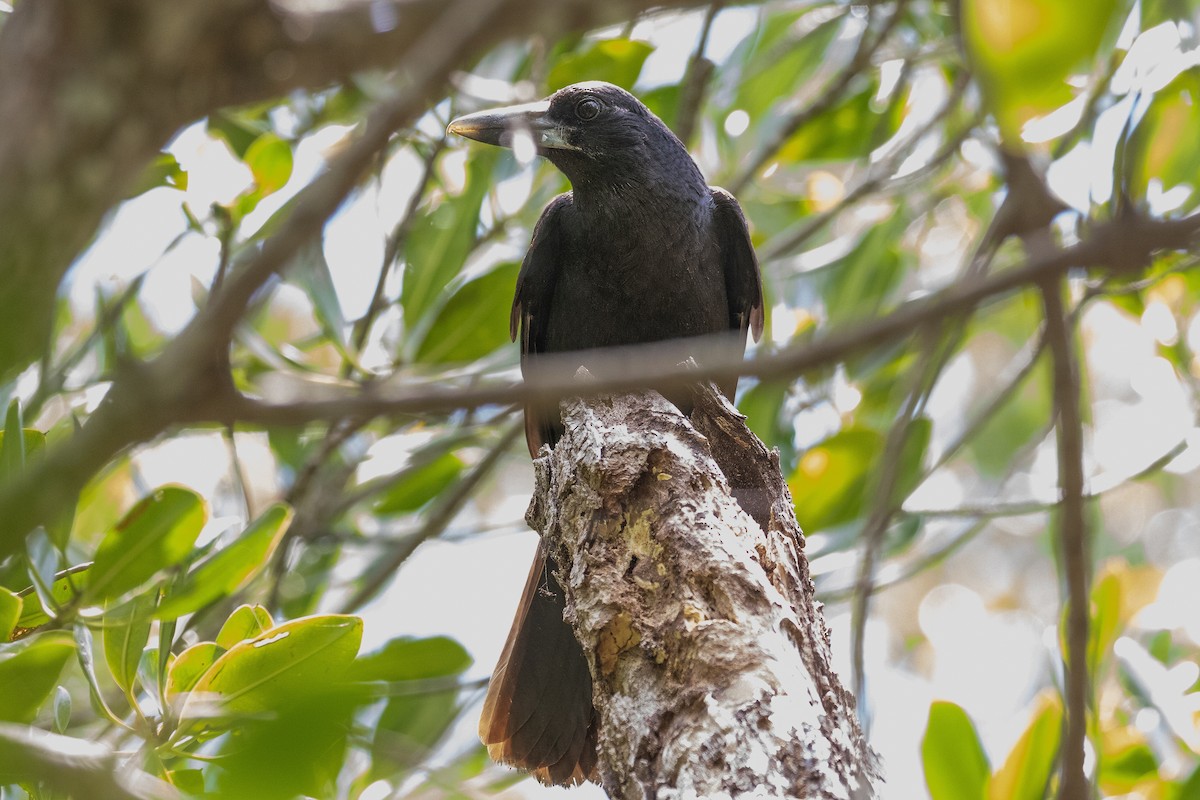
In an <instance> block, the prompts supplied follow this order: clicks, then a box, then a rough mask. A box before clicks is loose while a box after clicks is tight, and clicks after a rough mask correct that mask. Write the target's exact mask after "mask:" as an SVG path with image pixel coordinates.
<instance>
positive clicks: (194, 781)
mask: <svg viewBox="0 0 1200 800" xmlns="http://www.w3.org/2000/svg"><path fill="white" fill-rule="evenodd" d="M167 780H168V781H170V783H171V785H172V786H174V787H175V788H176V789H179V790H180V791H181V792H185V793H187V794H194V795H203V794H204V771H203V770H199V769H173V770H168V771H167Z"/></svg>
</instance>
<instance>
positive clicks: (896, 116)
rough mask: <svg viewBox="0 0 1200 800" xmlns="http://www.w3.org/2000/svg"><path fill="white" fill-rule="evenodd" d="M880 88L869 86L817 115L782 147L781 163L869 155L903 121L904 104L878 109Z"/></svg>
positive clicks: (780, 153) (832, 159)
mask: <svg viewBox="0 0 1200 800" xmlns="http://www.w3.org/2000/svg"><path fill="white" fill-rule="evenodd" d="M878 88H879V87H878V86H877V85H875V84H869V85H867V86H865V87H863V88H862V89H860V90H859V91H858V92H856V93H854V94H852V95H849V96H848V97H846V98H845V99H844V100H842V101H841V102H840V103H837V104H836V105H834V106H833V107H831V108H829V109H828V110H827V111H825V112H823V113H821V114H819V115H817V117H816V118H814V119H813V120H811V121H810V122H808V124H806V125H804V126H803V127H801V128H800V130H798V131H797V132H796V133H795V134H794V135H793V136H792V137H791V138H790V139H788V141H787V142H786V143H785V144H784V146H783V147H782V148H780V150H779V153H778V158H779V160H780V161H782V162H784V163H795V162H801V161H842V160H845V159H851V158H865V157H866V156H868V155H869V154H870V152H871V150H872V149H873V148H874V146H875V144H876V143H878V142H881V141H884V140H886V139H887V138H888V137H890V136H891V135H892V134H893V133H895V132H896V130H897V129H898V128H899V127H900V123H901V122H903V121H904V118H903V108H904V104H903V103H892V104H889V105H888V106H887V107H886V108H881V109H876V107H875V104H874V97H875V95H876V93H877V92H878Z"/></svg>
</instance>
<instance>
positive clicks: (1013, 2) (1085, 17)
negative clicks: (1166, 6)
mask: <svg viewBox="0 0 1200 800" xmlns="http://www.w3.org/2000/svg"><path fill="white" fill-rule="evenodd" d="M1129 5H1130V2H1129V0H1057V1H1056V2H1052V3H1051V2H1043V0H964V2H963V4H962V30H963V40H964V43H965V45H966V48H967V52H968V54H969V55H970V57H971V60H972V62H973V63H974V65H975V68H976V70H977V72H978V76H979V81H980V83H981V84H982V85H983V87H984V90H985V92H986V94H987V96H988V98H989V100H990V105H991V107H992V111H993V112H994V113H995V115H996V121H997V122H998V123H999V124H1000V129H1001V131H1003V133H1004V136H1005V138H1006V141H1007V142H1008V144H1009V145H1016V144H1017V143H1018V142H1019V141H1020V131H1021V126H1023V125H1024V124H1025V123H1026V122H1028V121H1029V120H1030V119H1031V118H1033V117H1035V116H1038V115H1040V114H1044V113H1046V112H1047V111H1050V110H1052V109H1054V108H1057V107H1058V106H1060V105H1062V104H1063V103H1065V102H1067V101H1068V100H1070V99H1071V96H1072V92H1071V89H1070V87H1069V86H1068V84H1067V79H1068V78H1069V77H1070V76H1071V75H1072V74H1074V73H1075V72H1076V71H1077V70H1079V71H1085V72H1086V71H1087V70H1088V68H1089V67H1090V66H1091V64H1090V62H1091V61H1092V59H1093V58H1095V56H1096V53H1097V51H1098V50H1099V49H1100V45H1101V43H1102V42H1103V41H1104V40H1105V39H1106V37H1107V36H1111V35H1114V34H1113V31H1114V30H1115V29H1119V28H1120V26H1121V23H1122V22H1123V21H1124V18H1125V13H1126V12H1127V11H1128V8H1129Z"/></svg>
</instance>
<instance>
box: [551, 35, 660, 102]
mask: <svg viewBox="0 0 1200 800" xmlns="http://www.w3.org/2000/svg"><path fill="white" fill-rule="evenodd" d="M653 51H654V47H653V45H650V44H648V43H647V42H639V41H636V40H633V39H623V38H622V39H602V40H600V41H598V42H593V43H592V44H591V45H590V46H588V47H586V48H583V49H580V50H572V51H571V52H569V53H567V54H566V55H564V56H563V57H561V58H560V59H559V60H558V63H557V64H555V65H554V66H553V67H552V68H551V69H550V74H549V75H548V76H547V77H546V84H547V86H549V88H550V90H551V91H555V90H558V89H561V88H562V87H564V86H569V85H571V84H572V83H579V82H580V81H608V82H609V83H615V84H616V85H617V86H620V87H622V88H625V89H632V88H633V84H634V82H635V81H636V80H637V78H638V75H640V74H641V72H642V64H644V63H645V61H646V57H647V56H649V55H650V53H652V52H653Z"/></svg>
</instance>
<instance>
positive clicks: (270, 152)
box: [242, 133, 292, 196]
mask: <svg viewBox="0 0 1200 800" xmlns="http://www.w3.org/2000/svg"><path fill="white" fill-rule="evenodd" d="M242 159H243V160H244V161H245V162H246V166H247V167H249V168H250V173H251V174H252V175H254V182H255V183H257V184H258V189H259V191H260V192H261V193H262V194H263V195H264V196H265V195H268V194H271V193H272V192H277V191H279V190H280V189H282V188H283V186H284V184H286V183H287V182H288V178H290V177H291V176H292V146H291V145H290V144H288V143H287V142H285V141H284V140H283V139H280V138H279V137H278V136H276V135H275V134H274V133H264V134H263V135H262V136H259V137H258V138H257V139H255V140H254V142H253V143H252V144H251V145H250V146H249V147H248V148H247V149H246V153H245V155H244V156H243V157H242Z"/></svg>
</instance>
